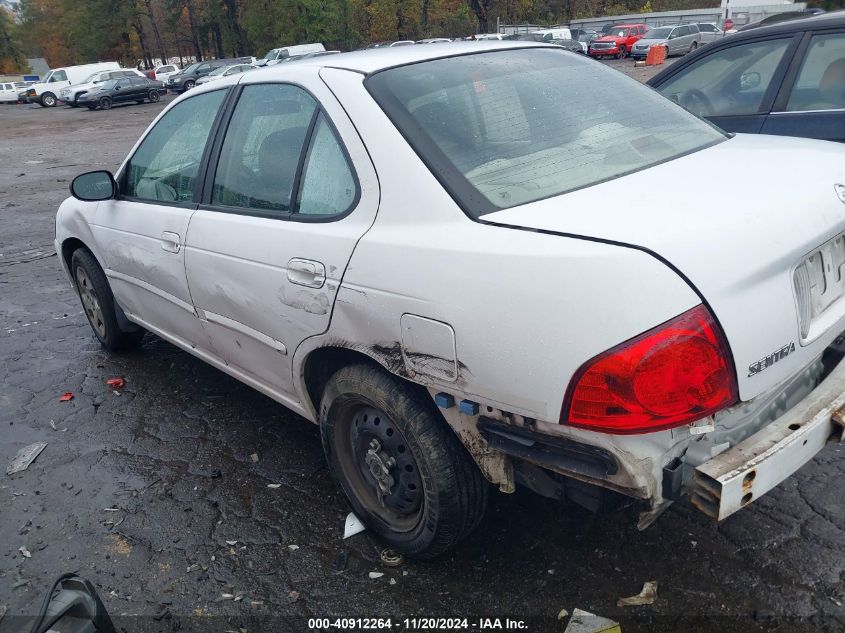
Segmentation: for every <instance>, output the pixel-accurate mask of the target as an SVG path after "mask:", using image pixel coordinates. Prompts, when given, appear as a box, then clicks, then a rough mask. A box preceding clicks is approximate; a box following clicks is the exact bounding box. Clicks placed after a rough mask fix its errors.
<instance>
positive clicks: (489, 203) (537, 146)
mask: <svg viewBox="0 0 845 633" xmlns="http://www.w3.org/2000/svg"><path fill="white" fill-rule="evenodd" d="M366 86H367V88H368V90H369V91H370V93H371V94H372V95H373V97H374V98H375V99H376V101H377V102H378V103H379V105H381V107H382V108H383V109H384V110H385V112H386V113H387V115H388V116H389V117H390V118H391V119H392V120H393V122H394V124H395V125H396V126H397V127H398V128H399V130H400V131H401V132H402V134H403V135H404V136H405V138H406V139H407V140H408V141H409V143H410V144H411V146H412V147H413V148H414V149H415V150H416V151H417V153H418V154H419V155H420V157H421V158H422V160H423V161H424V162H425V163H426V164H427V165H428V167H429V168H430V169H431V170H432V171H433V172H434V174H435V175H436V176H437V177H438V178H439V179H440V181H441V182H442V183H443V184H444V186H445V187H446V188H447V190H449V192H450V193H451V194H452V196H453V197H455V199H456V200H457V201H458V203H459V204H460V205H461V207H462V208H463V209H464V210H465V211H466V212H467V213H468V214H469V215H470V216H472V217H478V216H480V215H483V214H485V213H490V212H492V211H496V210H498V209H504V208H508V207H513V206H517V205H520V204H525V203H527V202H531V201H534V200H540V199H542V198H548V197H551V196H555V195H558V194H561V193H565V192H567V191H572V190H574V189H580V188H583V187H587V186H590V185H593V184H596V183H599V182H602V181H604V180H608V179H611V178H615V177H618V176H621V175H623V174H626V173H631V172H634V171H638V170H640V169H644V168H646V167H648V166H651V165H654V164H656V163H659V162H662V161H665V160H669V159H671V158H674V157H677V156H679V155H682V154H686V153H689V152H692V151H695V150H698V149H701V148H703V147H707V146H709V145H712V144H714V143H717V142H719V141H721V140H724V138H725V136H724V135H723V134H721V133H720V132H718V131H717V130H715V129H714V128H713V127H711V126H710V125H709V124H707V123H705V122H703V121H701V120H699V119H697V118H696V117H694V116H692V115H691V114H689V113H688V112H685V111H684V110H683V109H682V108H679V107H678V106H676V105H675V104H672V103H670V102H669V101H668V100H665V99H663V98H661V97H660V96H659V95H657V94H655V93H654V92H653V91H652V90H651V89H649V88H647V87H645V86H642V85H641V84H639V83H638V82H636V81H634V80H631V79H629V78H627V77H625V76H623V75H621V74H620V73H618V72H615V71H614V70H613V69H610V68H607V67H605V66H604V65H602V64H596V63H591V62H590V61H588V60H584V59H581V58H579V57H577V56H575V55H571V54H570V53H568V52H566V51H562V50H559V49H551V48H534V49H521V50H508V51H506V52H491V53H479V54H472V55H464V56H460V57H453V58H449V59H443V60H432V61H426V62H421V63H418V64H412V65H407V66H402V67H398V68H392V69H389V70H385V71H381V72H379V73H376V74H374V75H372V76H371V77H370V78H369V79H367V80H366ZM560 86H566V90H565V91H564V93H561V91H560Z"/></svg>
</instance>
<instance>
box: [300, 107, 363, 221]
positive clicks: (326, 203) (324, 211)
mask: <svg viewBox="0 0 845 633" xmlns="http://www.w3.org/2000/svg"><path fill="white" fill-rule="evenodd" d="M299 191H300V192H299V204H298V205H297V212H298V213H300V214H301V215H337V214H339V213H344V212H345V211H347V210H348V209H349V207H350V206H352V203H353V202H354V200H355V196H356V186H355V178H354V177H353V175H352V170H351V169H350V168H349V163H348V162H347V160H346V156H345V155H344V153H343V150H342V149H341V147H340V143H338V140H337V138H336V137H335V135H334V132H332V129H331V127H330V126H329V124H328V123H327V122H326V119H325V116H324V115H323V114H320V116H319V118H318V119H317V125H316V127H315V128H314V134H313V136H312V137H311V145H310V147H309V148H308V155H307V156H306V159H305V166H304V171H303V175H302V184H301V185H300V190H299Z"/></svg>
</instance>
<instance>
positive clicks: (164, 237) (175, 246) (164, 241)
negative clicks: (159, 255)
mask: <svg viewBox="0 0 845 633" xmlns="http://www.w3.org/2000/svg"><path fill="white" fill-rule="evenodd" d="M180 248H182V240H181V238H180V237H179V234H178V233H174V232H173V231H165V232H164V233H162V234H161V250H163V251H167V252H168V253H178V252H179V249H180Z"/></svg>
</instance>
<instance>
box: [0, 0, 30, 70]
mask: <svg viewBox="0 0 845 633" xmlns="http://www.w3.org/2000/svg"><path fill="white" fill-rule="evenodd" d="M27 70H28V65H27V61H26V58H25V57H24V54H23V49H22V47H21V43H20V41H19V40H18V33H17V27H16V25H15V21H14V16H13V15H12V14H11V13H10V12H9V11H7V10H6V9H4V8H2V7H0V74H8V75H11V74H16V73H21V72H26V71H27Z"/></svg>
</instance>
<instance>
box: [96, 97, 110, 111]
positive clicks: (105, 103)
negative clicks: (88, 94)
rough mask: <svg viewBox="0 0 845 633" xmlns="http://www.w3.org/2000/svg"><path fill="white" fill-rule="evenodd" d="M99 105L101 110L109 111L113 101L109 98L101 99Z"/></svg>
mask: <svg viewBox="0 0 845 633" xmlns="http://www.w3.org/2000/svg"><path fill="white" fill-rule="evenodd" d="M98 105H99V106H100V109H101V110H108V109H110V108H111V99H110V98H109V97H100V101H99V103H98Z"/></svg>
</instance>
